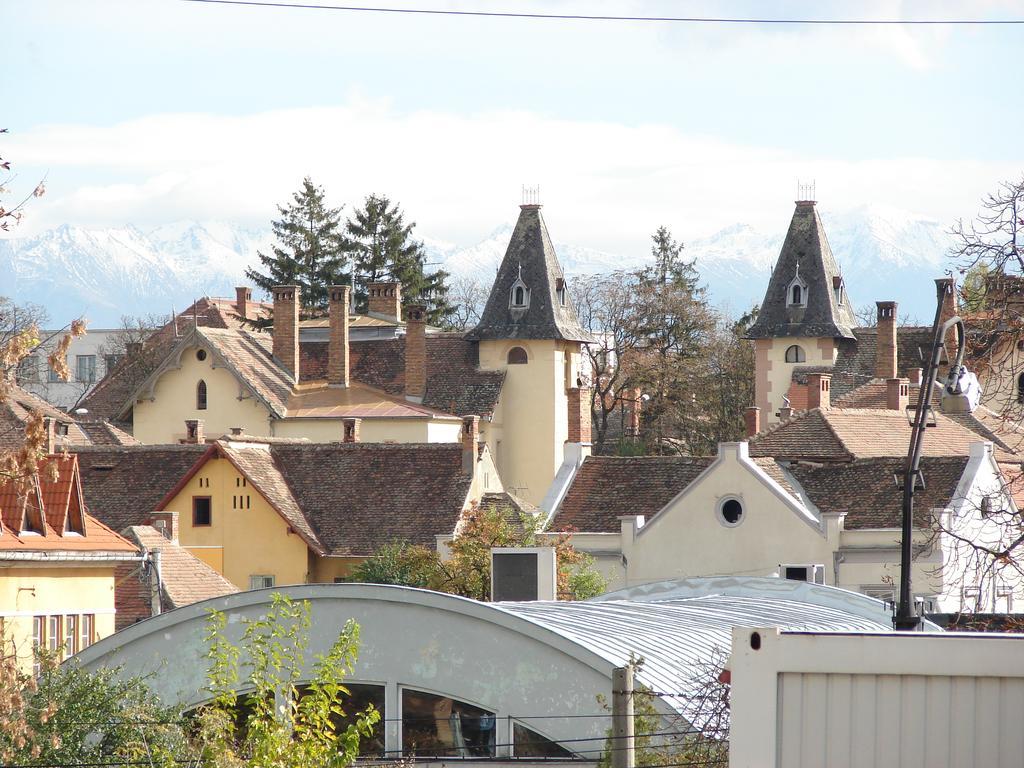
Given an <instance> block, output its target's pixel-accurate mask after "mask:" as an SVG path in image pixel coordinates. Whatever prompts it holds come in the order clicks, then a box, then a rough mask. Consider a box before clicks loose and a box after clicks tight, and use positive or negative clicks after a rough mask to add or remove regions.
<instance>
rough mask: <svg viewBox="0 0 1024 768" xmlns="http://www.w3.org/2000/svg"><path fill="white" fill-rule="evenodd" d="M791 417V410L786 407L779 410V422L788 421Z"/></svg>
mask: <svg viewBox="0 0 1024 768" xmlns="http://www.w3.org/2000/svg"><path fill="white" fill-rule="evenodd" d="M792 416H793V409H792V408H790V407H789V406H788V405H784V406H782V407H781V408H779V421H789V420H790V418H792Z"/></svg>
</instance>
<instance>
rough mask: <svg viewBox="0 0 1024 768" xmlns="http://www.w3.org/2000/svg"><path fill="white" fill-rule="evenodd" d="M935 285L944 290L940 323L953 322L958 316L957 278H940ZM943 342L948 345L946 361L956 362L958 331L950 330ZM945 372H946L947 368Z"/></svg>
mask: <svg viewBox="0 0 1024 768" xmlns="http://www.w3.org/2000/svg"><path fill="white" fill-rule="evenodd" d="M935 285H936V287H937V288H939V289H941V290H942V310H941V311H940V313H939V314H940V318H939V320H940V322H942V323H945V322H946V321H947V320H952V319H953V318H954V317H956V315H957V306H956V303H957V302H956V278H953V277H940V278H939V279H937V280H936V281H935ZM943 341H944V342H945V343H946V360H948V361H949V362H950V363H952V362H953V361H954V360H956V354H957V343H956V329H954V328H950V329H949V330H948V331H947V332H946V338H945V339H943ZM947 368H948V366H947ZM943 370H946V368H944V369H943Z"/></svg>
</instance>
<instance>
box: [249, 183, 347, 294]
mask: <svg viewBox="0 0 1024 768" xmlns="http://www.w3.org/2000/svg"><path fill="white" fill-rule="evenodd" d="M277 209H278V211H279V212H280V213H281V218H280V219H278V220H277V221H274V222H273V227H274V236H275V237H276V238H277V242H276V243H275V244H274V245H273V246H272V250H271V252H270V253H269V254H264V253H257V255H258V256H259V258H260V261H261V262H262V263H263V266H264V268H265V270H266V271H265V272H259V271H257V270H255V269H247V270H246V271H245V276H246V277H247V278H249V279H250V280H252V281H253V282H254V283H255V284H256V285H257V286H259V287H260V288H262V289H263V290H264V291H267V292H268V293H269V292H270V290H271V289H272V288H273V287H274V286H275V285H298V286H299V287H300V288H301V289H302V309H303V310H304V311H305V312H306V313H310V314H316V313H322V312H324V311H326V310H327V289H328V287H330V286H332V285H345V284H348V283H349V281H350V279H351V278H350V275H349V274H348V273H347V270H346V266H347V263H346V262H347V254H346V253H345V239H344V237H343V235H342V231H341V208H329V207H327V204H326V200H325V194H324V190H323V187H318V186H316V185H314V184H313V182H312V181H311V180H310V178H309V177H308V176H307V177H306V178H305V179H303V180H302V188H301V189H300V190H299V191H298V192H295V193H294V194H293V195H292V202H291V203H289V204H288V205H287V206H278V208H277Z"/></svg>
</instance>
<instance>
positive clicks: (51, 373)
mask: <svg viewBox="0 0 1024 768" xmlns="http://www.w3.org/2000/svg"><path fill="white" fill-rule="evenodd" d="M46 380H47V381H48V382H49V383H50V384H57V383H59V382H62V381H64V379H62V378H61V377H60V375H59V374H58V373H57V372H56V371H55V370H53V366H52V365H51V366H49V367H48V368H47V371H46Z"/></svg>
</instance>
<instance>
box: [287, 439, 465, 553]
mask: <svg viewBox="0 0 1024 768" xmlns="http://www.w3.org/2000/svg"><path fill="white" fill-rule="evenodd" d="M270 450H271V453H272V455H273V457H274V464H275V465H276V467H277V468H278V470H279V471H280V473H281V475H282V476H283V477H284V480H285V482H286V483H287V484H288V488H289V490H290V491H291V493H292V496H293V497H294V499H295V501H296V503H297V504H298V506H299V508H300V509H301V510H302V512H303V514H304V515H305V516H306V518H307V519H308V520H309V521H310V523H311V524H312V528H313V529H314V530H315V531H316V533H317V536H318V539H319V540H320V541H321V542H322V543H323V545H324V548H325V550H326V551H327V552H328V554H331V555H338V556H341V555H346V556H348V555H352V556H362V555H370V554H372V553H374V552H376V551H377V550H378V549H380V547H381V546H382V545H384V544H386V543H388V542H389V541H393V540H401V541H408V542H410V543H412V544H423V545H427V546H433V545H434V543H435V536H437V535H439V534H451V533H452V532H453V531H454V530H455V526H456V524H457V523H458V521H459V516H460V515H461V514H462V510H463V508H464V507H465V505H466V503H467V500H468V496H469V490H470V485H471V481H470V478H469V476H468V475H465V474H463V471H462V446H461V444H458V443H430V444H417V443H404V444H395V445H389V444H381V443H333V444H310V445H297V444H293V445H271V448H270Z"/></svg>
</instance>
